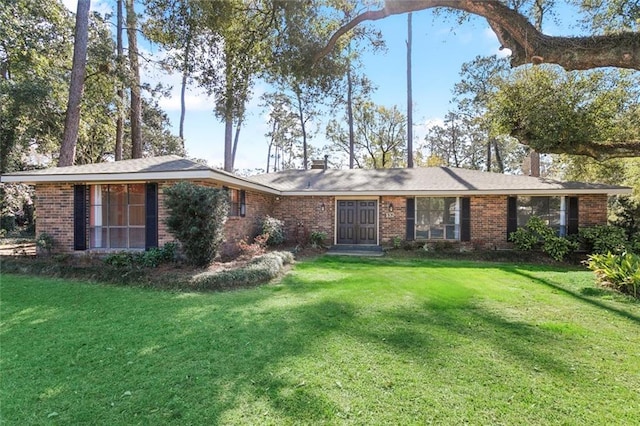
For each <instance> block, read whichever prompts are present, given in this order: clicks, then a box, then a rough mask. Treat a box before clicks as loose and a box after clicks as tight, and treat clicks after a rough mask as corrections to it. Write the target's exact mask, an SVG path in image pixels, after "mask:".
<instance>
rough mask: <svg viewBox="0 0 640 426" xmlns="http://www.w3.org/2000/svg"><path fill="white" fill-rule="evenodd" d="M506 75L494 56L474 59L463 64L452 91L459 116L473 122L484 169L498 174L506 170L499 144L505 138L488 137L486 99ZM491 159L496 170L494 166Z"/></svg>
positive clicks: (500, 63)
mask: <svg viewBox="0 0 640 426" xmlns="http://www.w3.org/2000/svg"><path fill="white" fill-rule="evenodd" d="M505 74H507V63H506V60H504V59H499V58H498V57H496V56H490V57H480V56H477V57H476V58H475V59H474V60H473V61H471V62H466V63H464V64H462V67H461V69H460V77H461V79H460V81H459V82H458V83H456V84H455V86H454V89H453V95H454V101H455V102H456V104H457V108H458V114H460V115H462V116H466V117H467V118H468V119H469V120H470V121H471V122H473V127H474V128H475V131H476V132H477V134H478V136H479V139H480V140H479V143H482V144H484V146H485V158H486V161H485V164H484V169H485V170H487V171H492V170H496V171H498V172H500V173H504V171H505V165H504V161H503V157H504V155H505V154H508V152H507V151H506V150H505V149H504V147H503V146H501V144H500V141H505V139H504V138H498V137H494V136H492V135H491V134H490V130H491V125H490V122H489V120H488V119H487V116H486V113H487V108H488V102H489V99H490V98H491V96H492V94H493V93H494V92H495V91H496V90H497V84H498V81H500V78H501V77H503V76H504V75H505ZM494 158H495V160H496V161H495V165H496V167H495V168H494V167H493V164H494V163H493V159H494Z"/></svg>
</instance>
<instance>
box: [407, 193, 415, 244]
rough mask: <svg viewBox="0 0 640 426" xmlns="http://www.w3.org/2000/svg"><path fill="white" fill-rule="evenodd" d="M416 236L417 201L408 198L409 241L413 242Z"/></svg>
mask: <svg viewBox="0 0 640 426" xmlns="http://www.w3.org/2000/svg"><path fill="white" fill-rule="evenodd" d="M415 235H416V199H415V198H407V241H413V240H414V239H415Z"/></svg>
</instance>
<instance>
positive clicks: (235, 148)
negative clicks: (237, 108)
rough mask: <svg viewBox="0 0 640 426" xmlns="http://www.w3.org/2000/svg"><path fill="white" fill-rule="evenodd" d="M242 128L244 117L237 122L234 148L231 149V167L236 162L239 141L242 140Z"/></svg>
mask: <svg viewBox="0 0 640 426" xmlns="http://www.w3.org/2000/svg"><path fill="white" fill-rule="evenodd" d="M240 129H242V119H239V120H238V124H236V135H235V136H234V137H233V149H232V150H231V167H235V164H236V151H237V150H238V141H239V140H240Z"/></svg>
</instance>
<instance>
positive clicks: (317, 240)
mask: <svg viewBox="0 0 640 426" xmlns="http://www.w3.org/2000/svg"><path fill="white" fill-rule="evenodd" d="M326 239H327V233H326V232H323V231H314V232H312V233H311V235H309V241H311V247H313V248H318V247H323V246H324V240H326Z"/></svg>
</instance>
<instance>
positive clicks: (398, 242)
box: [391, 235, 402, 249]
mask: <svg viewBox="0 0 640 426" xmlns="http://www.w3.org/2000/svg"><path fill="white" fill-rule="evenodd" d="M391 244H392V245H393V248H394V249H399V248H400V246H401V245H402V237H401V236H399V235H396V236H395V237H393V238H391Z"/></svg>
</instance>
